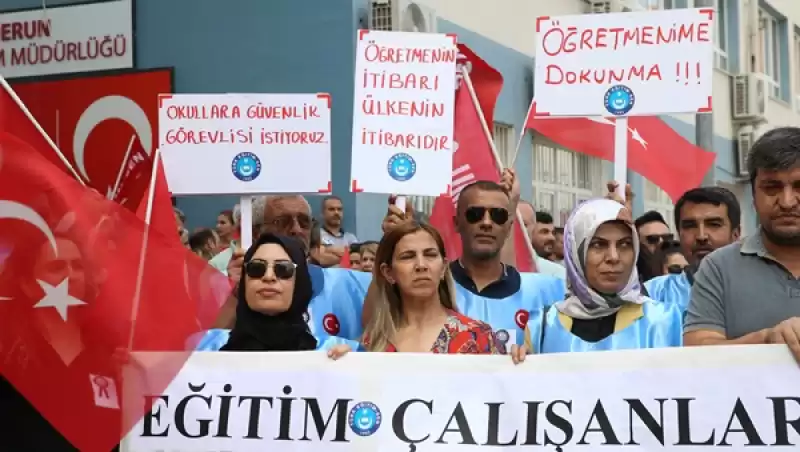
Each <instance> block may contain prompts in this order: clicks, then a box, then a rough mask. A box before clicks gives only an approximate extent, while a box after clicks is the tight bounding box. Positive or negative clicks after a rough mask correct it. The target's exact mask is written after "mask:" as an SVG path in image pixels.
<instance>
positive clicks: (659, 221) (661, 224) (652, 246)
mask: <svg viewBox="0 0 800 452" xmlns="http://www.w3.org/2000/svg"><path fill="white" fill-rule="evenodd" d="M633 224H634V226H636V232H637V233H638V234H639V244H640V245H641V246H643V247H644V248H647V250H648V251H649V252H650V254H651V255H653V254H655V253H656V251H658V249H659V247H660V246H661V243H662V242H665V241H668V240H672V239H673V237H674V234H672V232H670V230H669V226H667V222H666V221H665V220H664V217H663V216H661V214H660V213H658V212H656V211H655V210H651V211H649V212H645V213H644V214H643V215H642V216H640V217H639V218H637V219H636V221H634V222H633Z"/></svg>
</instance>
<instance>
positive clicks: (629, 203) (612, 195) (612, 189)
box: [606, 180, 636, 212]
mask: <svg viewBox="0 0 800 452" xmlns="http://www.w3.org/2000/svg"><path fill="white" fill-rule="evenodd" d="M618 188H619V183H617V181H613V180H610V181H608V182H606V189H607V190H608V193H606V198H607V199H611V200H613V201H617V202H618V203H620V204H622V205H624V206H625V208H627V209H628V210H629V211H630V212H633V197H634V196H636V195H635V194H634V193H633V189H631V184H625V199H622V196H620V195H619V193H618V191H617V189H618Z"/></svg>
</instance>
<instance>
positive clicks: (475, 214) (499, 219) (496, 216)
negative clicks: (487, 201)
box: [464, 206, 508, 226]
mask: <svg viewBox="0 0 800 452" xmlns="http://www.w3.org/2000/svg"><path fill="white" fill-rule="evenodd" d="M487 211H488V212H489V218H491V219H492V223H494V224H496V225H500V226H502V225H504V224H506V222H507V221H508V210H506V209H504V208H502V207H482V206H472V207H467V210H465V211H464V218H466V220H467V223H469V224H475V223H478V222H479V221H481V220H483V218H484V217H485V216H486V212H487Z"/></svg>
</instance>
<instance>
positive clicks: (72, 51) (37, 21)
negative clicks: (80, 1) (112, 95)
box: [0, 0, 133, 79]
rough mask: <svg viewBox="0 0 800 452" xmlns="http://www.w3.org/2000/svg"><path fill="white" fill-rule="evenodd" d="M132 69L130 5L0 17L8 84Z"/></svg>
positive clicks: (126, 0)
mask: <svg viewBox="0 0 800 452" xmlns="http://www.w3.org/2000/svg"><path fill="white" fill-rule="evenodd" d="M132 67H133V6H132V0H115V1H109V2H93V3H90V4H85V5H75V6H70V5H66V6H50V5H48V6H47V7H46V8H41V7H39V8H36V9H31V10H27V11H19V12H13V13H0V75H2V76H3V77H5V78H7V79H10V78H15V77H31V76H38V75H50V74H63V73H67V72H86V71H102V70H108V69H128V68H132Z"/></svg>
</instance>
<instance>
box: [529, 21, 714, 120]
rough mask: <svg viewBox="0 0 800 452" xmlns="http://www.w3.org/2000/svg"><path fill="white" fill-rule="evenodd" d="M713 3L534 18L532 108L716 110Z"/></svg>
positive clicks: (570, 112)
mask: <svg viewBox="0 0 800 452" xmlns="http://www.w3.org/2000/svg"><path fill="white" fill-rule="evenodd" d="M713 16H714V10H713V9H711V8H699V9H669V10H664V11H651V12H636V13H616V14H580V15H574V16H559V17H540V18H538V19H537V20H536V32H537V43H536V62H535V66H536V67H535V74H534V96H533V110H532V113H533V115H535V116H629V115H630V116H633V115H636V116H644V115H658V114H667V113H698V112H699V113H703V112H710V111H711V96H712V89H711V80H712V78H713V58H714V43H713V41H714V23H713Z"/></svg>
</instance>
